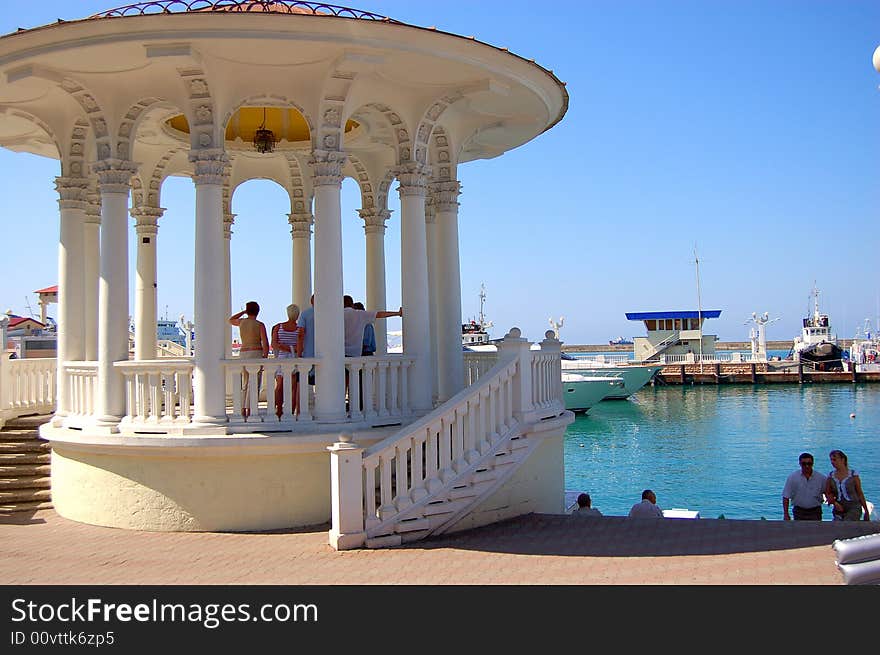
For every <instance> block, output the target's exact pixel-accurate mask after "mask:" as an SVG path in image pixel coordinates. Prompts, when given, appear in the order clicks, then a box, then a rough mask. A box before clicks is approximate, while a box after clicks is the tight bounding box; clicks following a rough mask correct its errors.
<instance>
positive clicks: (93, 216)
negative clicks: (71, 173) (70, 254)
mask: <svg viewBox="0 0 880 655" xmlns="http://www.w3.org/2000/svg"><path fill="white" fill-rule="evenodd" d="M100 264H101V196H100V194H98V192H97V188H95V189H94V190H92V189H90V190H89V193H88V204H87V205H86V215H85V234H84V236H83V335H84V342H85V353H84V354H85V359H86V361H90V362H93V361H95V360H97V359H98V275H99V272H100Z"/></svg>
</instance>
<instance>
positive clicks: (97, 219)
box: [86, 189, 101, 225]
mask: <svg viewBox="0 0 880 655" xmlns="http://www.w3.org/2000/svg"><path fill="white" fill-rule="evenodd" d="M86 223H91V224H93V225H100V224H101V194H99V193H95V192H94V191H93V190H92V189H89V191H88V193H87V194H86Z"/></svg>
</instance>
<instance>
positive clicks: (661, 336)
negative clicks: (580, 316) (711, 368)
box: [626, 309, 721, 361]
mask: <svg viewBox="0 0 880 655" xmlns="http://www.w3.org/2000/svg"><path fill="white" fill-rule="evenodd" d="M720 315H721V310H720V309H706V310H702V311H666V312H627V313H626V318H627V320H630V321H643V322H644V323H645V329H646V330H647V336H644V337H635V338H634V339H633V356H634V358H635V359H636V360H639V361H657V360H659V359H660V358H661V356H663V355H687V354H693V355H695V356H698V355H700V354H703V355H712V354H714V353H715V342H716V341H718V337H717V336H716V335H714V334H703V322H704V321H705V320H706V319H707V318H718V317H719V316H720Z"/></svg>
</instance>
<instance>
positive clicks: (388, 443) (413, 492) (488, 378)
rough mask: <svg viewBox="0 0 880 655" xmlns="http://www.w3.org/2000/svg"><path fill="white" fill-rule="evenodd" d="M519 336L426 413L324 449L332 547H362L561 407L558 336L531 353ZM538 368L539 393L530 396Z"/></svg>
mask: <svg viewBox="0 0 880 655" xmlns="http://www.w3.org/2000/svg"><path fill="white" fill-rule="evenodd" d="M520 334H521V333H520V330H519V328H512V329H511V330H510V332H508V334H507V335H505V338H504V340H503V341H502V342H501V343H500V344H499V348H498V360H497V362H496V364H495V365H494V366H493V367H492V368H491V369H490V370H489V371H487V372H486V373H485V374H483V375H482V376H480V378H479V380H478V381H477V382H476V383H475V384H473V385H471V386H470V387H467V388H465V389H463V390H462V391H460V392H459V393H458V394H456V395H455V396H453V397H452V398H450V399H449V400H448V401H446V402H445V403H443V404H442V405H441V406H439V407H438V408H436V409H435V410H434V411H433V412H431V413H430V414H428V415H427V416H424V417H422V418H421V419H419V420H418V421H416V422H414V423H412V424H410V425H408V426H406V427H405V428H403V429H402V430H401V431H400V432H398V433H396V434H393V435H391V436H389V437H388V438H387V439H384V440H382V441H380V442H379V443H376V444H374V445H373V446H371V447H370V448H368V449H363V448H362V447H360V446H358V445H357V444H355V443H352V441H351V436H350V435H341V436H340V441H339V442H338V443H336V444H334V445H333V446H331V447H329V448H328V450H330V452H331V507H332V527H331V530H330V543H331V545H332V546H334V547H335V548H337V549H339V550H342V549H348V548H358V547H360V546H362V545H364V543H365V542H366V538H367V535H368V533H369V532H373V531H375V529H376V528H377V527H378V526H380V525H383V524H384V525H388V524H389V523H390V522H391V521H393V520H394V518H395V517H396V516H399V515H401V514H402V512H404V511H406V510H411V509H412V508H413V506H414V505H426V504H427V503H428V502H430V501H431V499H432V498H434V497H436V496H437V494H438V493H439V492H441V491H442V490H443V489H445V488H446V487H447V486H448V485H450V484H451V483H452V481H454V480H455V479H456V478H458V477H459V476H460V475H461V474H462V473H464V472H466V471H467V469H468V468H469V467H470V466H471V465H472V464H473V463H475V462H477V461H478V460H479V459H480V458H481V457H482V456H483V455H485V454H486V453H487V452H489V451H490V450H491V449H492V448H494V447H495V446H496V445H497V444H498V443H499V442H500V441H502V440H504V439H509V438H510V435H511V434H512V433H513V432H514V431H517V432H518V430H515V429H516V428H517V427H518V426H520V425H522V424H525V423H531V422H534V421H537V420H539V419H540V418H542V417H543V415H544V414H547V412H556V413H558V412H559V411H561V409H562V399H561V396H562V393H561V386H562V382H561V373H560V371H559V345H560V344H559V341H556V340H553V339H545V341H544V342H542V344H541V345H542V352H535V353H532V352H530V350H529V349H530V346H531V344H530V343H529V342H528V340H526V339H523V338H521V336H520ZM554 346H555V350H556V352H555V353H553V352H552V351H553V350H554ZM553 371H555V375H554V373H553ZM536 372H537V373H539V375H540V383H539V387H540V392H539V393H537V394H534V393H533V380H532V376H533V375H534V374H535V373H536ZM552 395H555V397H556V402H555V403H553V402H551V399H550V396H552ZM535 399H538V400H539V405H538V406H537V407H536V404H535V402H534V400H535Z"/></svg>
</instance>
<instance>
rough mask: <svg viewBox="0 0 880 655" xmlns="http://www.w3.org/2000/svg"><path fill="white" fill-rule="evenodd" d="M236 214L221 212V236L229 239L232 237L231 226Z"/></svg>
mask: <svg viewBox="0 0 880 655" xmlns="http://www.w3.org/2000/svg"><path fill="white" fill-rule="evenodd" d="M236 216H237V214H229V213H226V214H223V238H224V239H226V240H227V241H229V240H230V239H231V238H232V226H233V224H234V223H235V217H236Z"/></svg>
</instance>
